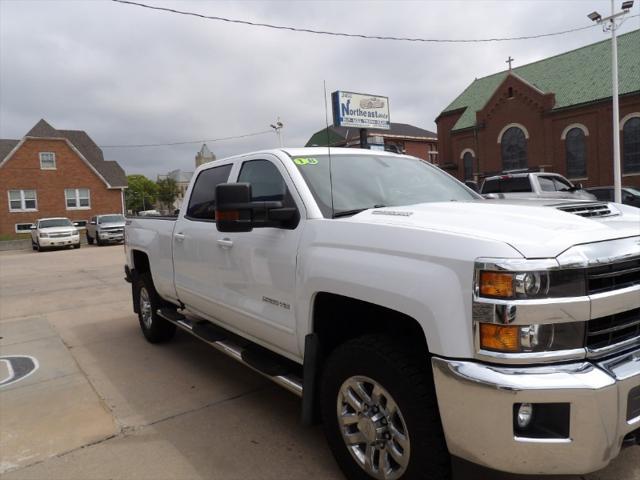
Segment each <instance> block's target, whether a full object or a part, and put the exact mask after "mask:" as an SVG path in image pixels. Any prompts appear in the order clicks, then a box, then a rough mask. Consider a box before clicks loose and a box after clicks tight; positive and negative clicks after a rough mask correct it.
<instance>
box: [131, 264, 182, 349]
mask: <svg viewBox="0 0 640 480" xmlns="http://www.w3.org/2000/svg"><path fill="white" fill-rule="evenodd" d="M134 286H135V289H134V295H135V298H134V300H135V301H137V308H138V320H139V321H140V328H141V329H142V333H143V334H144V336H145V338H146V339H147V340H148V341H149V342H151V343H161V342H167V341H169V340H171V339H172V338H173V336H174V335H175V333H176V326H175V325H174V324H172V323H171V322H169V321H168V320H165V319H164V318H162V317H161V316H159V315H158V313H157V311H158V309H159V308H161V307H162V306H164V304H165V302H164V301H163V300H162V298H160V295H158V292H156V289H155V287H154V285H153V279H152V278H151V274H150V273H148V272H147V273H143V274H141V275H138V276H137V278H136V280H135V284H134Z"/></svg>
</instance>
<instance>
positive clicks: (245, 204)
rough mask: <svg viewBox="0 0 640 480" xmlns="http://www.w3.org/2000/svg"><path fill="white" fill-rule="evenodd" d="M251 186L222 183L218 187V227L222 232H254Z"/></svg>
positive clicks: (247, 184)
mask: <svg viewBox="0 0 640 480" xmlns="http://www.w3.org/2000/svg"><path fill="white" fill-rule="evenodd" d="M252 210H253V207H252V204H251V185H250V184H249V183H221V184H220V185H218V186H216V227H217V228H218V231H220V232H250V231H251V230H253V224H252V221H251V218H252Z"/></svg>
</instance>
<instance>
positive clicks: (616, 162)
mask: <svg viewBox="0 0 640 480" xmlns="http://www.w3.org/2000/svg"><path fill="white" fill-rule="evenodd" d="M613 2H614V0H611V16H609V17H606V18H602V16H601V15H600V14H599V13H598V12H593V13H590V14H589V15H588V17H589V18H590V19H591V20H593V21H594V22H597V23H598V24H602V30H603V31H604V32H606V31H607V30H611V83H612V93H611V96H612V100H613V132H612V134H613V193H614V199H613V201H614V202H616V203H622V173H621V169H620V113H619V110H620V107H619V99H618V39H617V38H616V31H617V30H618V27H619V26H620V25H621V24H622V22H623V21H624V20H622V21H621V22H620V23H619V24H616V19H617V18H619V17H622V16H623V15H626V14H627V13H629V10H630V9H631V7H632V6H633V0H627V1H625V2H623V3H622V11H621V12H618V13H615V8H614V5H613Z"/></svg>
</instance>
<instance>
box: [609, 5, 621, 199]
mask: <svg viewBox="0 0 640 480" xmlns="http://www.w3.org/2000/svg"><path fill="white" fill-rule="evenodd" d="M613 14H614V12H613V0H611V80H612V83H613V193H614V198H613V201H614V202H616V203H622V174H621V172H620V113H619V105H618V39H617V38H616V30H617V26H616V22H615V21H614V19H613Z"/></svg>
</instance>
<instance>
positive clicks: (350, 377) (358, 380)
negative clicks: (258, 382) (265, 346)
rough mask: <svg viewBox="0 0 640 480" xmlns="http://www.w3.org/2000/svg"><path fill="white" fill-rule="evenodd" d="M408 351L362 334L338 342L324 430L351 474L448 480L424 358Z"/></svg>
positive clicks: (325, 382)
mask: <svg viewBox="0 0 640 480" xmlns="http://www.w3.org/2000/svg"><path fill="white" fill-rule="evenodd" d="M407 350H408V349H407V346H406V345H404V344H402V343H396V342H394V341H391V340H390V339H389V338H387V337H385V336H382V335H367V336H363V337H360V338H357V339H355V340H351V341H349V342H347V343H345V344H343V345H341V346H340V347H338V348H337V349H336V350H335V351H334V352H333V353H332V354H331V356H330V357H329V359H328V361H327V364H326V366H325V370H324V373H323V379H322V389H321V408H322V417H323V423H324V428H325V434H326V436H327V439H328V442H329V446H330V448H331V450H332V452H333V454H334V456H335V458H336V460H337V462H338V464H339V466H340V467H341V468H342V470H343V472H344V473H345V475H346V477H347V478H349V479H356V480H370V479H380V480H383V479H384V480H448V479H450V478H451V465H450V463H451V461H450V456H449V452H448V450H447V447H446V443H445V440H444V433H443V431H442V425H441V423H440V416H439V414H438V405H437V401H436V396H435V389H434V385H433V379H432V376H431V371H430V367H429V360H428V358H427V357H426V356H425V357H419V358H418V356H416V357H413V356H412V355H410V354H408V353H406V352H407Z"/></svg>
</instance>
